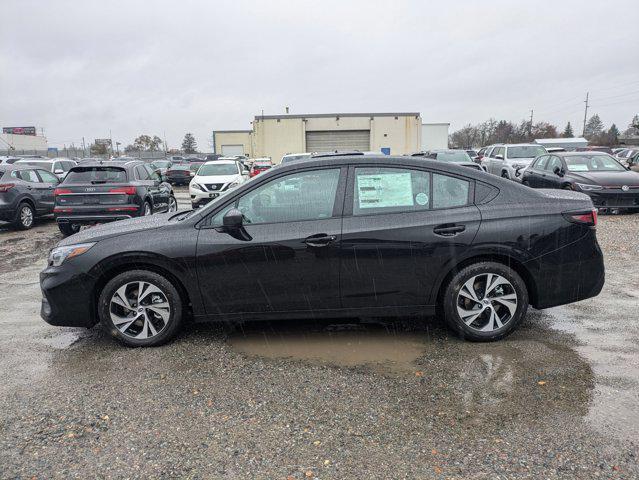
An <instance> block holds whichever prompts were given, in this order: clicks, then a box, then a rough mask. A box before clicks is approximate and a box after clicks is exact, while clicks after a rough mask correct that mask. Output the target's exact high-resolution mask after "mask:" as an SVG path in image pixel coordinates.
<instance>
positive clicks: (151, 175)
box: [144, 165, 160, 182]
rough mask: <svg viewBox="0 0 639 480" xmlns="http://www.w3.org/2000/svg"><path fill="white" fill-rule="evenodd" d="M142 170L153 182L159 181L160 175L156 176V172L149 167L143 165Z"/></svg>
mask: <svg viewBox="0 0 639 480" xmlns="http://www.w3.org/2000/svg"><path fill="white" fill-rule="evenodd" d="M144 169H145V170H146V173H148V175H149V178H150V179H151V180H153V181H154V182H155V181H159V180H160V175H158V172H156V171H155V170H153V168H151V166H150V165H144Z"/></svg>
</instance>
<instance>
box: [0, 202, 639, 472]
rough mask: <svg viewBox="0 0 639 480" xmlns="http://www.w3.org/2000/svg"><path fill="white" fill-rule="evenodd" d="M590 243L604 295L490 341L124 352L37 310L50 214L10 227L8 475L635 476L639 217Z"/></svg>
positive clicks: (299, 326) (6, 237) (272, 337)
mask: <svg viewBox="0 0 639 480" xmlns="http://www.w3.org/2000/svg"><path fill="white" fill-rule="evenodd" d="M186 200H188V198H186ZM183 201H184V200H183V199H182V202H183ZM598 237H599V239H600V242H601V244H602V248H603V249H604V252H605V258H606V268H607V282H606V286H605V287H604V291H603V292H602V294H601V295H600V296H599V297H597V298H594V299H590V300H587V301H584V302H580V303H577V304H574V305H569V306H564V307H559V308H554V309H549V310H546V311H535V310H531V311H530V312H529V314H528V316H527V318H526V321H525V322H524V323H523V325H522V327H521V328H520V329H519V330H518V331H517V332H515V333H514V334H513V335H512V336H510V337H508V338H507V339H505V340H503V341H500V342H496V343H491V344H476V343H468V342H463V341H460V340H458V339H457V338H456V337H454V336H452V335H451V334H449V332H448V331H447V330H446V329H445V328H444V327H443V326H442V325H441V323H440V322H439V321H438V320H436V319H433V320H411V321H409V320H401V321H400V320H394V321H391V320H375V321H372V320H368V321H358V322H356V321H353V320H344V321H335V320H331V321H303V322H300V321H297V322H293V321H286V322H251V323H245V324H241V325H215V324H213V325H190V326H188V327H187V328H186V331H185V332H184V334H182V335H181V336H180V337H179V338H178V339H177V340H176V341H175V342H173V343H171V344H169V345H166V346H164V347H160V348H153V349H127V348H124V347H121V346H120V345H119V344H116V343H115V342H113V341H112V340H111V339H110V338H109V337H108V336H107V335H106V334H104V333H103V332H102V331H101V330H100V329H97V328H96V329H92V330H84V329H72V328H54V327H51V326H48V325H46V324H45V323H44V322H42V321H41V320H40V318H39V316H38V312H39V300H40V292H39V286H38V283H37V275H38V272H39V271H40V270H41V269H42V268H43V266H44V263H45V256H46V251H47V250H48V248H50V247H51V246H52V245H53V244H55V242H56V241H57V240H59V236H58V233H57V228H56V227H55V224H54V223H53V222H52V221H46V220H45V221H43V222H41V223H39V224H38V226H36V227H35V228H34V229H33V230H30V231H28V232H15V231H9V230H6V229H3V228H2V227H1V226H0V305H2V306H3V307H2V308H1V309H0V372H2V375H3V381H2V382H0V405H2V408H1V409H0V478H32V477H36V478H88V477H90V478H94V477H95V478H121V477H126V478H157V477H167V478H174V477H180V478H184V477H185V478H281V479H286V478H300V479H301V478H314V477H317V478H486V479H489V478H490V479H494V478H578V479H584V478H639V465H638V463H639V461H638V458H637V456H638V455H639V326H638V322H639V313H638V311H639V244H638V243H637V239H638V238H639V216H637V215H635V216H626V215H623V216H614V217H602V218H601V219H600V225H599V229H598ZM16 239H17V240H16ZM70 301H72V299H70Z"/></svg>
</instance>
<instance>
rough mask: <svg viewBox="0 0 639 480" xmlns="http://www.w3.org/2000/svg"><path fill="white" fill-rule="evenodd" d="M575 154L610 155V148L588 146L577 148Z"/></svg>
mask: <svg viewBox="0 0 639 480" xmlns="http://www.w3.org/2000/svg"><path fill="white" fill-rule="evenodd" d="M575 151H577V152H603V153H607V154H609V155H612V154H613V153H612V148H610V147H598V146H596V145H588V146H587V147H578V148H577V149H576V150H575Z"/></svg>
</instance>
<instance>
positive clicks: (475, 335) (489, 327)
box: [443, 262, 528, 342]
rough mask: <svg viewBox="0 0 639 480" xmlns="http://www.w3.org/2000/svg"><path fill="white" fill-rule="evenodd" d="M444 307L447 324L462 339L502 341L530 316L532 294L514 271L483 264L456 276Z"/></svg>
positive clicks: (499, 266)
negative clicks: (529, 308)
mask: <svg viewBox="0 0 639 480" xmlns="http://www.w3.org/2000/svg"><path fill="white" fill-rule="evenodd" d="M443 307H444V316H445V320H446V323H447V324H448V325H449V326H450V328H452V329H453V330H454V331H455V332H456V333H457V334H458V335H459V336H461V337H462V338H465V339H468V340H473V341H484V342H486V341H493V340H499V339H501V338H504V337H505V336H507V335H509V334H510V333H512V332H513V331H514V330H515V328H517V326H518V325H519V324H520V323H521V321H522V320H523V318H524V316H525V315H526V311H527V310H528V291H527V289H526V284H525V283H524V281H523V280H522V279H521V277H520V276H519V275H518V274H517V272H515V271H514V270H513V269H512V268H510V267H507V266H506V265H503V264H501V263H497V262H480V263H475V264H472V265H469V266H467V267H465V268H463V269H462V270H460V271H459V272H457V273H456V274H455V275H454V276H453V278H452V279H451V280H450V282H449V283H448V285H447V287H446V290H445V291H444V297H443Z"/></svg>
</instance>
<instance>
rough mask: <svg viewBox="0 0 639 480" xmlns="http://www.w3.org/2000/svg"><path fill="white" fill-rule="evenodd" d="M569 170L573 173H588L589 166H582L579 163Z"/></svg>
mask: <svg viewBox="0 0 639 480" xmlns="http://www.w3.org/2000/svg"><path fill="white" fill-rule="evenodd" d="M568 170H570V171H571V172H587V171H588V165H580V164H578V163H577V164H575V165H568Z"/></svg>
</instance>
